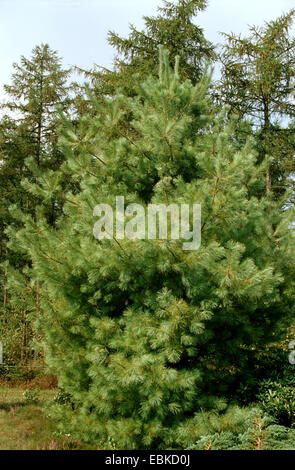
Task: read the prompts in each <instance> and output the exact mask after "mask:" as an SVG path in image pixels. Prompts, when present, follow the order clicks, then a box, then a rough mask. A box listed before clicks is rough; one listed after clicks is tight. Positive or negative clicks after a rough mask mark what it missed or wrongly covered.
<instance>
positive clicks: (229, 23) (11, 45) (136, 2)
mask: <svg viewBox="0 0 295 470" xmlns="http://www.w3.org/2000/svg"><path fill="white" fill-rule="evenodd" d="M161 4H162V3H161V0H0V57H1V64H0V89H1V88H2V85H3V83H9V82H10V76H11V73H12V71H13V69H12V63H13V62H18V61H19V59H20V56H21V55H24V56H25V57H29V56H30V54H31V50H32V49H33V47H34V46H36V45H37V44H41V43H48V44H49V45H50V47H51V48H53V49H56V50H57V51H58V52H59V55H60V56H61V57H62V58H63V62H64V65H65V66H69V65H78V66H80V67H83V68H90V67H91V66H92V65H93V64H94V63H96V64H99V65H103V66H106V67H110V66H111V64H112V59H113V55H114V51H113V49H112V48H111V47H110V46H109V45H108V44H107V41H106V37H107V32H108V31H109V30H114V31H116V32H118V33H120V34H121V35H127V33H128V25H129V23H133V24H134V25H135V26H137V27H138V28H140V27H142V26H143V21H142V16H143V15H152V14H155V13H156V10H157V6H159V5H161ZM292 7H295V0H209V7H208V9H207V10H206V11H205V12H202V13H200V14H199V16H198V17H197V18H196V24H198V25H200V26H202V27H203V28H204V30H205V35H206V37H207V38H208V39H210V40H211V41H213V42H215V43H216V42H220V41H221V37H220V35H219V32H220V31H225V32H235V33H239V32H241V33H243V34H245V33H247V25H249V24H250V25H253V24H256V25H260V24H263V22H264V21H269V20H272V19H275V18H276V17H278V16H279V15H281V14H282V12H287V11H288V10H289V9H291V8H292ZM294 33H295V30H294ZM1 94H2V93H1ZM1 98H3V96H1V97H0V99H1Z"/></svg>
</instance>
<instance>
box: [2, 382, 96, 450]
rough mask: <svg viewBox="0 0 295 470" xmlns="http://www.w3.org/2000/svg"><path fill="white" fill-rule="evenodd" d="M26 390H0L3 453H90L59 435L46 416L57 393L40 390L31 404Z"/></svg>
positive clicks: (81, 444) (78, 444) (78, 443)
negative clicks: (53, 451) (40, 451)
mask: <svg viewBox="0 0 295 470" xmlns="http://www.w3.org/2000/svg"><path fill="white" fill-rule="evenodd" d="M24 391H25V390H24V389H21V388H19V387H18V388H9V387H8V386H5V385H2V386H1V387H0V450H80V449H90V447H89V446H87V445H83V443H81V442H80V441H76V440H73V439H72V438H71V437H70V436H60V435H57V433H56V428H55V423H54V422H53V421H52V420H51V419H50V418H48V417H47V416H46V415H45V413H44V404H45V403H46V402H50V401H51V400H52V399H53V397H54V395H55V394H56V390H38V398H37V399H38V401H36V402H34V403H31V402H30V401H29V400H28V399H27V398H26V397H25V396H24Z"/></svg>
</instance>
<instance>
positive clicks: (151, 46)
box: [84, 0, 215, 96]
mask: <svg viewBox="0 0 295 470" xmlns="http://www.w3.org/2000/svg"><path fill="white" fill-rule="evenodd" d="M206 7H207V1H206V0H176V1H174V2H172V1H167V0H164V5H163V6H162V7H159V8H158V15H157V16H144V17H143V19H144V23H145V25H144V29H143V30H142V31H139V30H137V29H136V27H135V26H134V25H131V26H130V33H129V36H128V37H127V38H122V37H120V36H119V35H118V34H116V33H115V32H113V31H110V32H109V35H108V42H109V44H110V45H111V46H113V47H114V48H115V49H116V51H117V54H118V55H117V56H116V58H115V62H114V70H107V69H105V68H99V67H98V68H97V67H95V68H94V70H92V71H89V72H88V73H86V76H88V77H90V78H91V80H92V82H93V84H94V88H95V91H96V94H97V95H98V96H105V95H111V96H113V95H114V94H115V93H116V92H117V89H118V88H120V89H123V90H124V93H127V94H130V95H133V94H134V93H135V89H134V80H133V76H134V75H135V74H138V75H139V77H140V79H142V80H144V79H145V78H146V77H147V76H148V75H149V74H153V75H154V76H157V71H158V63H159V60H158V58H159V46H161V45H162V46H164V47H165V48H166V49H167V50H168V51H169V52H170V64H171V65H172V66H173V64H174V60H175V57H176V56H177V55H178V56H179V57H180V74H181V77H182V78H184V79H186V78H189V79H190V80H192V82H193V83H196V82H197V81H198V80H199V79H200V77H201V75H202V72H203V69H204V66H205V64H206V62H212V61H213V60H214V59H215V52H214V46H213V44H212V43H211V42H210V41H208V40H207V39H206V38H205V36H204V32H203V30H202V28H201V27H199V26H197V25H196V24H195V17H196V16H197V15H198V13H199V12H201V11H204V10H205V9H206ZM84 72H85V71H84Z"/></svg>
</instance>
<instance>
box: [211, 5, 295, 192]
mask: <svg viewBox="0 0 295 470" xmlns="http://www.w3.org/2000/svg"><path fill="white" fill-rule="evenodd" d="M294 15H295V10H291V11H290V12H289V13H287V14H284V15H282V16H281V17H279V18H278V19H276V20H275V21H271V22H269V23H266V24H265V25H264V27H256V26H252V27H251V28H250V33H251V34H250V36H248V37H244V38H243V37H241V35H239V36H236V35H234V34H225V33H224V37H225V39H226V41H227V42H226V43H225V44H224V46H223V50H222V54H221V62H222V77H221V80H220V83H219V97H220V99H221V101H222V102H223V103H226V104H227V105H228V106H229V107H230V110H231V112H232V113H235V114H237V115H238V116H239V118H240V119H241V120H243V119H245V118H248V119H251V121H252V124H253V130H252V133H253V134H254V135H255V140H256V149H257V151H258V152H259V157H260V161H262V160H264V159H265V158H266V156H267V155H268V156H269V157H270V156H271V157H272V163H271V165H270V169H269V170H267V174H266V190H267V192H268V193H270V192H271V191H273V193H274V194H275V195H277V196H280V194H282V192H284V191H285V190H286V188H288V187H292V186H293V179H290V175H291V174H292V173H293V172H294V168H295V166H294V149H295V141H294V126H293V125H292V121H293V120H294V117H295V105H294V101H293V100H291V99H290V98H291V92H292V90H293V81H294V77H295V55H294V51H295V39H294V38H292V37H291V36H290V30H291V26H292V24H293V21H294ZM293 189H294V188H293Z"/></svg>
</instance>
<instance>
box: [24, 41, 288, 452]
mask: <svg viewBox="0 0 295 470" xmlns="http://www.w3.org/2000/svg"><path fill="white" fill-rule="evenodd" d="M209 86H210V75H207V74H205V75H204V76H203V78H202V79H201V81H200V82H198V83H197V84H196V85H193V84H192V83H191V82H190V81H189V80H186V81H182V80H180V78H179V71H178V61H177V62H176V65H175V70H174V71H173V70H171V69H170V67H169V55H168V53H167V51H164V50H161V52H160V68H159V77H158V78H157V79H156V78H154V77H152V76H150V77H149V78H148V79H147V80H146V81H145V82H144V83H142V82H140V81H138V83H137V87H138V88H137V94H138V96H137V97H135V98H127V97H125V96H124V95H120V94H118V95H117V96H116V97H115V98H114V99H110V100H109V101H108V103H107V106H106V108H105V109H104V110H101V107H99V106H100V105H98V109H97V113H96V118H95V119H94V118H93V116H90V117H89V118H88V119H87V118H86V117H84V118H83V119H82V120H81V122H80V127H79V128H78V129H77V130H75V128H74V127H73V126H72V125H71V123H70V122H67V121H66V120H65V127H64V131H63V136H62V138H61V141H60V145H61V146H62V148H63V149H64V153H65V155H67V161H66V163H65V165H64V166H63V171H64V172H71V174H72V176H73V177H75V178H76V179H77V181H79V184H80V188H81V191H80V192H78V193H77V194H68V197H67V202H66V204H65V206H64V216H63V217H61V218H60V219H59V220H58V221H57V224H56V227H55V228H53V227H51V226H50V225H49V224H48V221H47V220H46V218H44V217H43V219H42V218H39V219H38V220H34V218H33V217H31V216H23V215H22V214H21V213H19V214H18V216H19V217H20V219H21V220H22V222H23V224H24V228H23V229H22V230H20V231H19V232H18V234H17V236H16V242H17V243H19V244H20V245H21V246H22V248H23V249H25V250H26V251H27V253H28V255H29V256H30V258H31V260H32V264H33V270H34V274H35V277H36V278H37V279H38V280H39V282H40V283H42V284H43V286H44V289H43V296H42V299H41V309H42V312H43V314H42V316H40V317H39V319H38V321H37V323H36V328H37V329H38V331H42V332H43V334H44V348H45V353H46V359H47V362H48V364H49V366H50V369H51V371H52V372H53V373H55V374H56V375H57V376H58V380H59V385H60V387H62V388H63V389H64V390H65V391H66V392H67V393H69V394H70V396H71V401H72V404H71V405H69V406H65V405H63V406H58V407H57V414H58V416H59V417H60V418H61V420H62V426H63V429H64V430H65V429H67V432H71V433H72V434H73V435H74V436H79V437H81V438H83V440H84V441H89V442H94V443H96V444H97V445H100V446H102V445H104V446H107V445H108V444H109V443H110V442H111V443H112V444H113V445H114V446H115V447H116V448H119V449H143V448H149V449H162V448H167V447H168V448H171V447H172V448H181V446H182V445H183V442H184V440H183V436H184V435H186V445H193V444H194V440H193V439H194V434H193V433H192V434H191V439H192V441H191V442H189V436H190V431H191V429H192V428H193V426H194V415H195V413H196V412H198V411H200V410H201V409H206V408H208V409H210V407H213V406H223V405H222V404H221V403H220V402H219V401H218V397H222V396H224V395H225V394H226V393H228V392H229V390H231V389H232V388H233V387H234V386H235V383H236V382H237V383H238V382H239V381H240V380H241V377H243V374H244V373H245V371H246V372H247V371H248V372H249V363H250V362H249V361H250V360H251V359H252V357H253V355H255V353H256V351H257V350H259V349H261V348H263V347H264V346H265V345H266V344H268V343H269V342H271V341H274V340H275V339H276V338H278V337H279V336H280V334H281V333H282V332H283V331H284V327H285V326H286V324H288V321H289V319H290V316H291V315H292V314H293V313H294V267H295V266H294V257H293V253H294V243H295V240H294V233H293V230H291V229H290V224H291V221H292V220H293V216H294V213H293V209H288V210H282V207H283V205H284V200H280V202H275V201H273V200H272V199H271V198H269V197H268V196H265V197H262V198H260V199H258V198H257V197H256V194H257V191H258V190H259V188H261V187H262V186H263V185H264V179H263V177H262V175H263V174H264V172H265V166H259V165H257V162H256V156H255V155H254V154H253V153H251V147H252V143H251V142H247V143H246V145H245V146H244V148H243V149H242V150H240V151H237V150H236V148H235V145H234V144H235V139H234V130H235V122H234V121H231V122H230V123H228V124H225V122H226V119H225V113H226V111H224V112H222V113H221V114H216V115H215V114H211V113H210V109H211V104H210V102H209V100H208V98H207V92H208V87H209ZM95 103H96V99H95V98H93V106H95ZM126 108H129V109H130V111H131V112H132V114H133V116H134V120H133V121H132V126H133V128H134V130H135V131H136V133H137V135H138V136H139V137H138V138H137V139H136V140H135V141H132V139H129V138H124V137H117V138H111V139H110V129H111V128H112V126H113V125H116V123H117V122H118V119H120V116H121V110H125V109H126ZM86 130H87V132H86ZM81 135H82V136H83V137H82V138H81ZM86 144H87V145H86ZM77 149H79V152H77ZM87 149H88V150H87ZM39 184H40V182H39ZM47 187H48V186H47V184H45V183H43V186H42V184H41V186H40V188H41V189H40V191H43V192H44V193H46V191H47ZM32 190H33V191H34V190H35V189H34V188H32ZM117 196H121V197H122V196H123V197H124V198H125V207H126V206H127V205H128V204H130V203H138V204H140V205H141V206H142V207H143V208H145V209H147V205H148V204H150V203H153V204H161V203H162V204H165V205H168V204H172V203H173V204H181V203H187V204H202V232H201V235H202V240H201V246H200V248H199V249H198V250H196V251H185V250H183V242H184V240H183V239H179V240H172V239H169V237H168V239H167V240H165V239H160V238H159V237H158V238H156V239H153V240H152V239H134V240H130V239H127V238H124V239H121V238H120V237H117V236H116V235H114V236H113V237H111V238H108V239H107V238H106V239H104V240H97V239H95V237H94V236H93V226H94V223H95V222H97V217H95V216H94V214H95V213H94V208H95V206H96V205H97V204H99V203H107V204H109V205H111V206H112V207H113V208H114V207H115V204H116V197H117ZM16 215H17V214H16Z"/></svg>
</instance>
